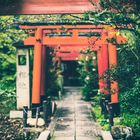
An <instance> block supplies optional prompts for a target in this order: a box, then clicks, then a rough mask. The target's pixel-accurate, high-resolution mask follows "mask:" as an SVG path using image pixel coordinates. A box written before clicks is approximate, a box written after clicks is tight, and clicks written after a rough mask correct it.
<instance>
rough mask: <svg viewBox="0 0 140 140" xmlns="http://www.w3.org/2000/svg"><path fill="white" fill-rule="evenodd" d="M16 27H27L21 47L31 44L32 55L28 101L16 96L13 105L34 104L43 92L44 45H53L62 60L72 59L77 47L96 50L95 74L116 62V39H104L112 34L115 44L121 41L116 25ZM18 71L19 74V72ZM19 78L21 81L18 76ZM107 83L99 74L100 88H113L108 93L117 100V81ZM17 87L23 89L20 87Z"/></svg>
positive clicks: (100, 73) (78, 49) (105, 90)
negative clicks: (26, 33)
mask: <svg viewBox="0 0 140 140" xmlns="http://www.w3.org/2000/svg"><path fill="white" fill-rule="evenodd" d="M20 29H23V30H27V31H28V34H29V36H28V37H27V38H26V39H25V40H24V47H22V48H23V50H24V49H27V48H28V46H33V47H34V58H33V79H32V81H33V83H32V96H31V97H32V99H31V102H30V99H28V101H27V100H26V102H25V103H24V101H23V98H22V97H21V99H19V100H18V99H17V104H18V105H17V108H22V107H23V106H28V107H29V108H30V105H31V104H32V107H33V106H38V105H39V104H40V102H41V98H42V97H43V96H44V95H45V73H46V71H45V65H46V62H47V60H46V57H45V56H46V47H51V48H54V50H56V58H61V60H63V61H65V60H66V61H68V60H71V61H76V60H77V58H78V57H79V56H80V55H81V53H80V51H81V50H86V49H87V48H89V49H90V50H91V51H96V52H97V63H98V74H99V77H101V76H103V73H104V71H106V70H108V69H109V68H111V66H112V65H117V49H116V43H114V44H112V43H109V42H108V41H107V39H111V38H115V39H116V42H117V44H124V38H123V37H122V36H120V35H117V34H116V33H117V32H118V29H114V28H113V27H109V26H108V25H98V26H97V25H92V24H88V25H86V24H85V25H83V24H82V25H80V24H79V25H78V24H77V25H35V24H33V25H28V24H22V25H20ZM19 54H20V53H19ZM20 69H22V70H23V66H21V67H20ZM22 70H21V71H22ZM17 73H18V72H17ZM19 75H20V76H21V74H19ZM17 76H18V74H17ZM19 80H20V79H19ZM20 81H22V79H21V80H20ZM27 83H28V82H27ZM27 83H24V84H27ZM17 84H19V83H17ZM28 86H29V85H28ZM109 86H110V89H108V88H107V87H108V85H107V80H106V79H100V78H99V90H100V92H102V93H104V94H109V91H113V94H111V103H112V104H118V102H119V100H118V94H119V93H118V83H117V82H116V81H112V82H111V84H110V85H109ZM20 88H21V87H20ZM28 89H29V87H28ZM21 90H22V91H23V89H21ZM21 90H20V91H21ZM20 91H19V92H20ZM17 92H18V89H17ZM26 92H27V91H26ZM17 94H21V93H17ZM26 94H27V93H26ZM20 96H21V95H20ZM22 96H23V95H22ZM17 98H18V96H17ZM19 98H20V97H19ZM25 98H26V97H25ZM27 102H28V103H27Z"/></svg>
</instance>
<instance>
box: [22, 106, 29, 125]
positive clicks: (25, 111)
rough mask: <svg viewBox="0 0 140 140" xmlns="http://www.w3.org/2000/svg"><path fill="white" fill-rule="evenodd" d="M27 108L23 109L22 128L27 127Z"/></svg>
mask: <svg viewBox="0 0 140 140" xmlns="http://www.w3.org/2000/svg"><path fill="white" fill-rule="evenodd" d="M27 118H28V106H24V107H23V127H27Z"/></svg>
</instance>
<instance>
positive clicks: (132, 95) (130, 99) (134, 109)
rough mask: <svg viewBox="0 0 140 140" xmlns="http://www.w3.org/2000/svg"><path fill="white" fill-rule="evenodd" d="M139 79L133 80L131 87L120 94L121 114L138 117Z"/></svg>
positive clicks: (139, 101)
mask: <svg viewBox="0 0 140 140" xmlns="http://www.w3.org/2000/svg"><path fill="white" fill-rule="evenodd" d="M139 103H140V78H136V79H135V80H134V84H133V87H132V88H131V89H130V90H127V91H126V92H124V93H121V106H122V110H123V112H125V113H127V112H129V113H130V114H137V115H138V116H140V106H139Z"/></svg>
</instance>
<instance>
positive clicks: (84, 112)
mask: <svg viewBox="0 0 140 140" xmlns="http://www.w3.org/2000/svg"><path fill="white" fill-rule="evenodd" d="M65 91H66V92H65V96H64V99H63V100H62V101H61V102H60V103H59V104H58V109H57V113H56V115H55V117H56V118H57V121H56V125H55V131H54V140H96V139H97V138H96V135H97V133H98V132H97V124H96V123H95V122H94V120H93V119H92V116H91V113H90V112H91V111H90V104H89V103H88V102H85V101H83V100H82V99H81V95H80V88H75V87H71V88H70V87H69V88H65Z"/></svg>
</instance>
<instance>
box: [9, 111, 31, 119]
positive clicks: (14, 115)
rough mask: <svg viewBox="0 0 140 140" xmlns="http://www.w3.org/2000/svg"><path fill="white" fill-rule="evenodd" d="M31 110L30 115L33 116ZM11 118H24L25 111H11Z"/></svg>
mask: <svg viewBox="0 0 140 140" xmlns="http://www.w3.org/2000/svg"><path fill="white" fill-rule="evenodd" d="M31 114H32V113H31V111H28V117H31ZM10 118H11V119H22V118H23V111H18V110H12V111H10Z"/></svg>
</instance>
